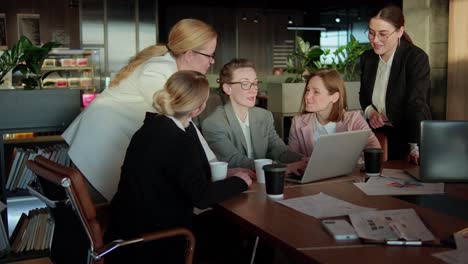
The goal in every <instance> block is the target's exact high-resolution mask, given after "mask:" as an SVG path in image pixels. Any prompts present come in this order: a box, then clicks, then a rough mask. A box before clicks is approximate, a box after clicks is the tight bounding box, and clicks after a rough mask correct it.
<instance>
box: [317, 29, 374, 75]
mask: <svg viewBox="0 0 468 264" xmlns="http://www.w3.org/2000/svg"><path fill="white" fill-rule="evenodd" d="M369 48H370V45H363V44H360V43H359V41H358V40H357V39H356V38H355V37H354V36H353V35H351V39H350V41H349V42H348V43H346V45H342V46H340V47H338V48H337V49H336V50H335V51H333V52H331V50H330V49H322V50H323V55H322V56H321V57H320V58H319V60H315V61H314V64H315V66H316V68H317V69H327V68H332V69H336V70H337V71H338V72H339V73H341V74H342V75H343V79H344V80H345V81H359V79H360V75H359V74H360V73H359V71H358V68H357V66H358V62H359V58H360V57H361V55H362V54H363V53H364V51H366V50H368V49H369ZM328 59H331V61H332V62H331V64H327V63H326V61H327V60H328Z"/></svg>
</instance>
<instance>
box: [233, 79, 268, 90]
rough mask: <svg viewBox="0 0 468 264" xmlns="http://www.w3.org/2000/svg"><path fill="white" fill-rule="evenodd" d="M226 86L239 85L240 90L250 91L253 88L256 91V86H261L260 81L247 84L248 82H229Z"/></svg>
mask: <svg viewBox="0 0 468 264" xmlns="http://www.w3.org/2000/svg"><path fill="white" fill-rule="evenodd" d="M228 84H240V87H241V89H242V90H250V89H252V87H255V89H257V90H258V86H259V85H260V84H262V82H261V81H258V82H248V81H242V82H230V83H228Z"/></svg>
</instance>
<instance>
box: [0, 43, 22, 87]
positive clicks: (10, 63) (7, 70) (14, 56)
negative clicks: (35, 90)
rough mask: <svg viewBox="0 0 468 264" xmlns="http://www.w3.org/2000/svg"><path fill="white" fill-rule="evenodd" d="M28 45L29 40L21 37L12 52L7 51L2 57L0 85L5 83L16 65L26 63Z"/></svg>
mask: <svg viewBox="0 0 468 264" xmlns="http://www.w3.org/2000/svg"><path fill="white" fill-rule="evenodd" d="M27 45H28V39H27V38H26V37H24V36H21V38H20V39H19V41H18V42H17V43H16V44H15V45H13V47H11V49H10V50H5V51H4V52H3V54H2V55H1V56H0V84H2V83H3V82H4V81H5V80H4V78H5V77H6V76H7V75H8V74H11V72H12V71H13V68H15V67H16V65H18V64H19V63H20V62H22V61H24V48H25V47H26V46H27Z"/></svg>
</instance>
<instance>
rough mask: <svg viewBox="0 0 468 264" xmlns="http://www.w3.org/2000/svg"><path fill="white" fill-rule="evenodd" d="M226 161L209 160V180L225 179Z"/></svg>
mask: <svg viewBox="0 0 468 264" xmlns="http://www.w3.org/2000/svg"><path fill="white" fill-rule="evenodd" d="M227 167H228V163H227V162H224V161H214V162H210V170H211V180H212V181H219V180H224V179H226V176H227Z"/></svg>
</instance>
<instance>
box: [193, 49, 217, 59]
mask: <svg viewBox="0 0 468 264" xmlns="http://www.w3.org/2000/svg"><path fill="white" fill-rule="evenodd" d="M192 52H193V53H196V54H200V55H202V56H205V57H207V58H208V59H209V60H210V61H214V59H215V53H213V55H209V54H206V53H203V52H199V51H196V50H192Z"/></svg>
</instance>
